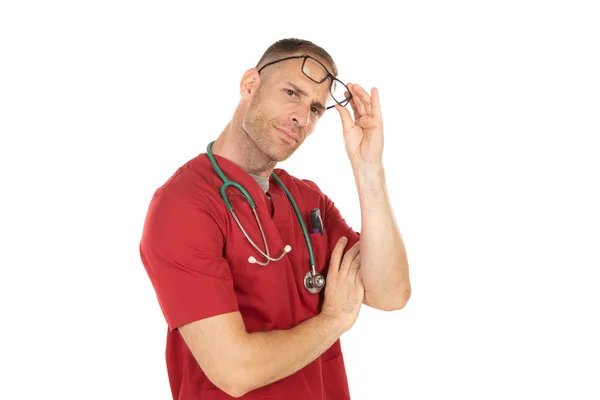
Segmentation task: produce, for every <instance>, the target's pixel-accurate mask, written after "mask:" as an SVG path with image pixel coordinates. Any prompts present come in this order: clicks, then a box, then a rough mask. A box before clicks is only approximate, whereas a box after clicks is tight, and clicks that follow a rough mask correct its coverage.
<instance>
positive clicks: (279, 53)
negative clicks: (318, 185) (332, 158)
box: [240, 39, 337, 161]
mask: <svg viewBox="0 0 600 400" xmlns="http://www.w3.org/2000/svg"><path fill="white" fill-rule="evenodd" d="M294 56H295V57H294ZM331 75H333V76H336V75H337V67H336V65H335V63H334V61H333V59H332V58H331V56H330V55H329V54H328V53H327V52H326V51H325V50H324V49H322V48H321V47H319V46H317V45H315V44H314V43H312V42H309V41H307V40H301V39H283V40H280V41H277V42H275V43H274V44H272V45H271V46H270V47H269V48H268V49H267V50H266V51H265V53H264V54H263V56H262V57H261V58H260V60H259V62H258V63H257V65H256V68H252V69H250V70H248V71H246V73H245V74H244V77H243V78H242V82H241V84H240V91H241V94H242V103H243V106H244V108H245V115H244V116H243V120H242V128H243V130H244V132H245V133H246V134H247V135H248V137H249V138H250V139H251V140H252V141H253V142H254V143H255V145H256V146H257V147H258V148H259V149H260V151H261V152H262V153H264V154H265V155H267V156H268V157H269V158H270V159H271V160H272V161H283V160H286V159H287V158H288V157H290V156H291V155H292V154H293V153H294V151H295V150H296V149H297V148H298V147H299V146H300V145H301V144H302V142H303V141H304V139H305V138H306V137H307V136H308V135H310V134H311V133H312V131H313V130H314V129H315V127H316V124H317V121H318V120H319V118H321V116H322V115H323V113H324V112H325V111H326V107H327V104H331V95H330V86H331V83H332V78H333V77H331Z"/></svg>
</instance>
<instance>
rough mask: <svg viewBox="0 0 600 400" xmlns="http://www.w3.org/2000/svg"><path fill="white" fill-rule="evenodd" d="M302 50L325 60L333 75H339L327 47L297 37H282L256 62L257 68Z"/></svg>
mask: <svg viewBox="0 0 600 400" xmlns="http://www.w3.org/2000/svg"><path fill="white" fill-rule="evenodd" d="M302 52H303V53H308V54H309V55H312V56H316V57H318V58H321V59H322V60H325V61H326V62H327V63H328V64H329V65H330V66H331V71H329V72H331V74H332V75H333V76H335V77H337V74H338V70H337V66H336V65H335V62H334V61H333V58H332V57H331V56H330V55H329V53H328V52H327V51H325V49H323V48H322V47H320V46H317V45H316V44H314V43H313V42H311V41H309V40H303V39H295V38H289V39H281V40H278V41H277V42H275V43H273V44H272V45H271V46H269V48H268V49H267V50H266V51H265V52H264V54H263V55H262V57H261V58H260V60H259V61H258V63H257V64H256V68H257V69H260V67H262V66H263V65H265V64H266V63H268V62H270V61H275V60H277V59H278V58H283V57H286V56H291V55H293V54H297V53H302ZM322 60H321V61H322Z"/></svg>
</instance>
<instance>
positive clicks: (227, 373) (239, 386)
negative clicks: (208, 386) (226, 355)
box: [203, 353, 250, 398]
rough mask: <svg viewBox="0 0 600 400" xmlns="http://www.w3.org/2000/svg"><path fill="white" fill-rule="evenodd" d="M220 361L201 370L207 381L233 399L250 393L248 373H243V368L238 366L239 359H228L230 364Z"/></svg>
mask: <svg viewBox="0 0 600 400" xmlns="http://www.w3.org/2000/svg"><path fill="white" fill-rule="evenodd" d="M238 354H239V353H238ZM220 361H221V362H217V363H213V364H212V365H208V366H206V368H203V371H204V373H205V374H206V377H207V378H208V380H209V381H211V382H212V384H213V385H215V386H216V387H217V388H218V389H220V390H221V391H223V392H225V393H226V394H227V395H229V396H231V397H234V398H238V397H242V396H244V395H245V394H246V393H248V392H249V391H250V390H249V386H248V382H249V377H248V376H247V375H248V373H247V372H245V371H246V369H245V368H242V367H241V366H240V363H239V362H238V361H239V359H238V360H234V359H230V362H224V361H225V360H223V359H221V360H220ZM211 366H212V368H211Z"/></svg>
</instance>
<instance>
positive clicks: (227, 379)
mask: <svg viewBox="0 0 600 400" xmlns="http://www.w3.org/2000/svg"><path fill="white" fill-rule="evenodd" d="M211 381H212V382H213V384H214V385H215V386H216V387H218V388H219V389H221V390H222V391H223V392H225V393H226V394H227V395H229V396H231V397H234V398H239V397H242V396H244V395H245V394H246V393H248V390H247V389H246V388H247V386H246V385H245V383H244V379H243V377H242V374H240V373H238V372H237V371H235V370H229V371H225V372H224V373H223V375H222V376H221V377H217V378H216V379H214V380H213V379H211Z"/></svg>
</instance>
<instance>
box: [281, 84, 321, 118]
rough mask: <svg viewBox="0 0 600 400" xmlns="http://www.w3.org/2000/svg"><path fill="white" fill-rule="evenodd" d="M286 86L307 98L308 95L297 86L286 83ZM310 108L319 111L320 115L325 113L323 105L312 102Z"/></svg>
mask: <svg viewBox="0 0 600 400" xmlns="http://www.w3.org/2000/svg"><path fill="white" fill-rule="evenodd" d="M286 83H287V84H288V85H290V86H291V87H293V88H294V90H295V91H296V92H298V93H300V94H301V95H302V96H307V97H308V93H306V92H305V91H304V90H302V89H300V88H299V87H298V86H296V85H294V84H293V83H292V82H289V81H288V82H286ZM311 106H314V107H317V108H318V109H319V111H321V114H322V113H324V112H325V106H324V105H323V104H321V103H320V102H318V101H316V102H315V101H313V103H312V104H311Z"/></svg>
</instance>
